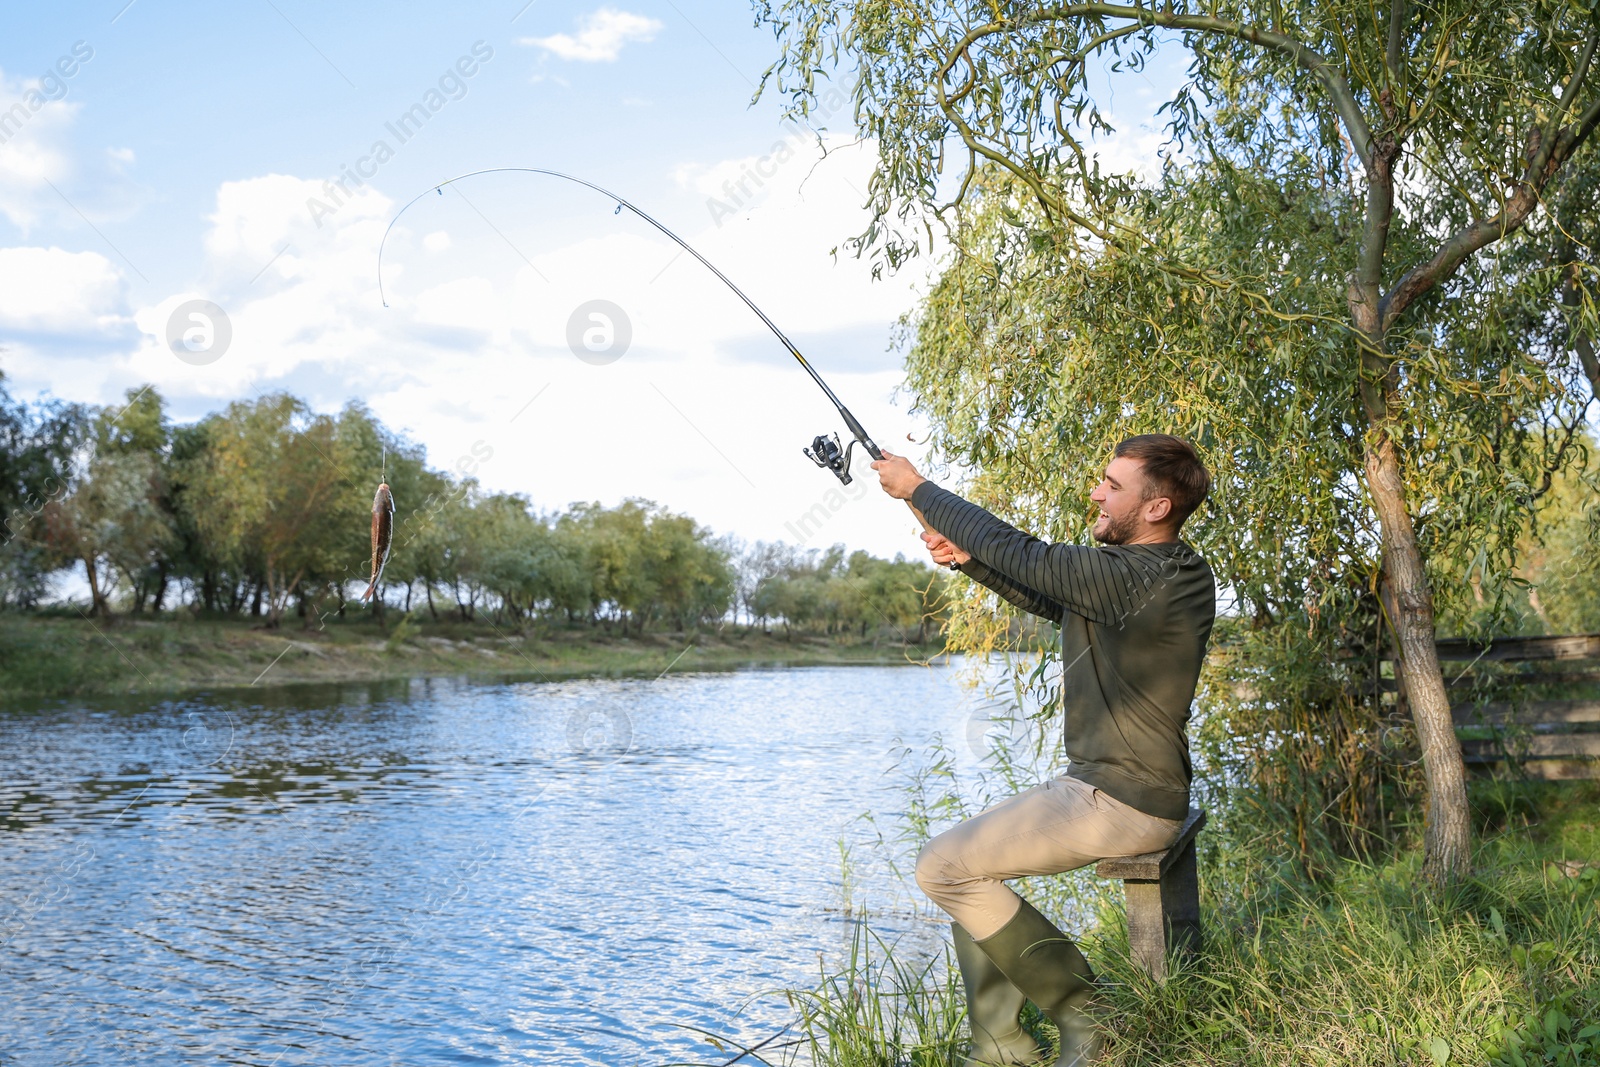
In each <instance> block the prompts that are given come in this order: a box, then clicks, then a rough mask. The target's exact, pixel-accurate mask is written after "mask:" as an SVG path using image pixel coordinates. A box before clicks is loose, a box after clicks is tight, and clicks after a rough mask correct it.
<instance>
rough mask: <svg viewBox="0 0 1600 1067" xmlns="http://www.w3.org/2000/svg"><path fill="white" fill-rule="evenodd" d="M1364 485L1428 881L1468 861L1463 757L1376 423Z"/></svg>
mask: <svg viewBox="0 0 1600 1067" xmlns="http://www.w3.org/2000/svg"><path fill="white" fill-rule="evenodd" d="M1366 473H1367V488H1368V491H1369V492H1370V493H1371V495H1372V504H1373V509H1374V510H1375V511H1376V512H1377V513H1378V523H1379V526H1380V528H1381V529H1382V537H1383V573H1384V584H1385V585H1386V586H1387V588H1388V592H1389V596H1388V597H1387V598H1385V599H1386V600H1388V602H1389V603H1390V604H1392V605H1393V607H1392V608H1391V610H1392V612H1393V615H1394V617H1393V618H1392V619H1390V620H1389V621H1390V625H1391V626H1392V627H1393V629H1394V635H1395V641H1396V644H1397V645H1398V646H1399V649H1400V662H1399V664H1398V667H1399V672H1400V681H1401V684H1402V685H1403V686H1404V692H1405V694H1406V699H1407V702H1408V703H1409V704H1410V705H1411V717H1412V719H1413V720H1414V721H1415V722H1416V724H1417V740H1418V741H1419V742H1420V743H1421V746H1422V771H1423V776H1424V778H1425V780H1426V782H1427V789H1428V796H1427V808H1426V811H1425V814H1424V821H1423V869H1424V873H1425V874H1426V876H1427V877H1428V880H1429V881H1431V882H1433V883H1435V884H1439V883H1443V882H1449V881H1453V880H1455V879H1457V878H1460V877H1463V876H1465V875H1466V874H1467V873H1468V872H1469V871H1470V870H1471V867H1472V824H1471V821H1470V811H1469V808H1468V806H1467V773H1466V764H1465V762H1464V761H1463V760H1462V758H1461V745H1460V743H1459V742H1458V741H1457V740H1456V731H1455V724H1454V723H1453V722H1452V721H1451V718H1450V697H1449V694H1448V692H1446V690H1445V685H1444V674H1443V672H1442V671H1441V670H1440V668H1439V652H1438V649H1437V647H1436V646H1435V645H1434V639H1435V635H1434V619H1433V591H1432V590H1431V589H1430V588H1429V587H1428V575H1427V571H1426V570H1425V568H1424V565H1423V561H1422V552H1421V551H1420V550H1419V549H1418V547H1417V537H1416V528H1415V526H1413V524H1412V522H1411V513H1410V511H1409V510H1408V509H1407V507H1406V494H1405V485H1404V483H1403V482H1402V481H1401V477H1400V457H1399V453H1398V450H1397V449H1396V448H1395V444H1394V439H1393V438H1392V437H1390V436H1389V435H1388V433H1387V432H1386V431H1385V430H1384V429H1382V428H1381V427H1375V428H1374V429H1373V430H1372V431H1370V432H1369V433H1368V441H1367V446H1366Z"/></svg>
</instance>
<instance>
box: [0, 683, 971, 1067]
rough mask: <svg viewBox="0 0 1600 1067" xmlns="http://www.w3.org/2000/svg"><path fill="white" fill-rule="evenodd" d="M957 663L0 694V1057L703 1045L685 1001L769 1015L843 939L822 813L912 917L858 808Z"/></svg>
mask: <svg viewBox="0 0 1600 1067" xmlns="http://www.w3.org/2000/svg"><path fill="white" fill-rule="evenodd" d="M957 674H958V669H957V668H954V667H950V666H934V667H929V668H919V667H914V666H908V667H892V668H890V667H885V668H877V667H846V668H810V669H794V670H772V671H746V672H739V673H732V674H698V675H682V676H677V675H668V676H666V677H664V678H661V679H658V680H654V681H651V680H637V681H632V680H587V681H571V682H547V683H515V684H487V683H479V682H471V681H465V680H455V679H447V680H428V681H413V682H400V683H383V684H372V685H345V686H337V687H335V686H315V687H310V686H307V687H286V688H282V689H276V690H269V691H262V690H256V691H245V692H242V693H239V692H233V693H226V694H216V695H213V696H210V697H207V698H204V699H185V700H175V701H174V700H168V701H161V702H155V703H151V702H144V703H140V702H139V701H138V700H136V699H129V698H124V699H120V700H117V701H108V702H100V703H96V702H84V701H74V702H66V703H52V704H46V705H42V706H37V707H25V708H17V707H11V708H7V709H5V710H4V711H3V712H0V1064H4V1065H6V1067H12V1065H24V1064H27V1065H34V1064H37V1065H46V1064H48V1065H51V1067H61V1065H68V1064H85V1065H88V1064H93V1065H101V1064H106V1065H110V1064H126V1065H137V1064H175V1063H218V1064H223V1063H225V1064H263V1065H273V1067H288V1065H300V1064H305V1065H318V1067H323V1065H331V1064H352V1065H365V1064H384V1065H390V1064H407V1065H411V1064H523V1063H537V1064H563V1065H565V1064H597V1065H599V1064H603V1065H607V1067H618V1065H628V1064H639V1065H654V1064H664V1063H668V1062H695V1063H721V1062H725V1061H726V1060H727V1059H728V1058H729V1057H730V1055H731V1054H730V1053H726V1052H724V1053H719V1052H717V1050H716V1049H715V1048H714V1047H713V1046H711V1045H709V1044H707V1043H705V1042H704V1040H703V1039H702V1038H701V1037H700V1036H699V1035H698V1034H697V1033H695V1032H694V1031H693V1030H692V1029H690V1028H692V1027H698V1028H702V1029H704V1030H707V1031H711V1032H713V1033H718V1034H725V1035H730V1036H734V1037H736V1038H739V1039H742V1040H744V1041H747V1042H754V1041H757V1040H760V1039H761V1038H763V1037H765V1036H769V1035H770V1034H772V1033H774V1032H776V1031H777V1030H778V1029H779V1028H781V1027H782V1026H783V1025H784V1023H786V1022H787V1021H789V1019H790V1018H791V1014H790V1011H789V1009H788V1008H787V1007H786V1006H785V1005H784V1004H783V1002H782V1000H781V998H773V997H770V996H769V997H759V996H757V994H760V993H762V992H763V991H765V990H773V989H778V988H782V987H786V986H787V987H806V986H809V985H811V984H813V983H814V981H815V979H816V976H817V974H818V967H819V955H820V957H822V958H824V959H827V960H835V959H838V958H839V957H840V955H841V954H842V953H843V952H844V951H845V950H846V949H847V947H848V944H849V941H850V937H851V932H852V919H851V916H850V914H849V913H848V912H847V911H846V909H845V906H844V905H845V903H846V901H845V893H844V890H843V889H842V887H841V886H842V883H841V860H840V841H841V840H845V841H853V842H857V843H858V844H857V846H856V852H855V857H856V859H855V863H854V865H855V866H856V867H857V869H856V870H855V871H854V872H853V875H852V877H853V880H854V881H855V882H856V883H857V885H856V888H855V889H853V890H852V891H851V901H850V902H851V903H852V904H857V905H859V904H860V903H862V902H866V903H868V904H870V905H871V906H872V908H873V911H874V915H873V925H874V928H875V929H877V928H879V927H880V926H881V927H883V928H885V929H889V930H892V931H895V932H898V933H900V934H903V935H904V936H906V937H907V938H908V939H909V942H910V943H911V945H912V946H913V947H916V946H920V947H921V948H931V947H932V946H936V945H937V944H938V943H939V940H940V939H942V938H943V936H944V933H945V927H944V925H943V923H942V922H940V921H937V919H938V917H937V915H936V914H935V913H934V912H932V911H931V910H929V907H928V905H927V904H926V903H925V902H923V901H922V900H921V898H920V896H919V895H918V894H916V893H915V890H914V887H911V886H908V885H907V884H905V883H903V882H899V881H897V880H895V879H894V878H893V876H892V875H890V874H889V873H888V872H887V870H886V868H885V865H884V864H882V863H881V862H875V861H873V860H872V859H871V858H870V856H869V857H868V858H867V859H865V860H863V858H862V857H863V856H866V855H867V854H866V853H864V852H862V851H861V847H860V844H859V843H860V842H863V841H866V840H869V839H871V838H873V837H874V836H875V831H874V830H873V828H872V827H870V826H867V825H866V824H864V823H862V822H861V821H860V819H859V818H858V817H859V816H860V815H861V814H862V813H863V812H867V811H873V812H876V813H878V814H879V816H880V817H883V818H885V819H886V820H887V823H886V824H885V825H886V826H887V827H888V828H891V829H892V824H893V822H894V818H893V816H894V814H895V813H896V812H898V811H900V810H902V809H904V807H905V805H906V800H905V777H904V773H903V771H902V770H897V762H898V759H899V753H897V751H896V746H897V743H898V742H904V743H905V744H906V745H909V746H911V747H912V748H913V749H918V750H920V749H922V748H923V747H924V746H925V745H926V744H927V743H928V742H929V741H930V740H931V739H932V738H933V737H934V736H935V735H936V734H937V735H942V736H944V737H945V738H947V739H953V740H957V741H960V740H962V739H964V738H968V737H970V736H972V733H973V732H972V722H973V721H974V719H981V716H982V712H981V711H978V710H976V708H977V706H978V704H979V701H978V700H977V699H976V698H975V697H973V696H970V695H969V694H968V693H967V692H966V691H965V690H964V689H963V688H962V686H961V685H960V684H959V680H958V677H957ZM979 733H980V734H981V727H980V729H979ZM956 747H957V748H958V749H959V748H960V747H961V746H960V745H958V746H956ZM969 747H970V746H969ZM752 997H754V998H755V999H754V1000H753V1001H751V998H752ZM747 1001H750V1003H748V1004H747V1003H746V1002H747ZM741 1007H742V1008H743V1010H742V1011H741V1010H740V1009H741ZM742 1062H748V1061H742Z"/></svg>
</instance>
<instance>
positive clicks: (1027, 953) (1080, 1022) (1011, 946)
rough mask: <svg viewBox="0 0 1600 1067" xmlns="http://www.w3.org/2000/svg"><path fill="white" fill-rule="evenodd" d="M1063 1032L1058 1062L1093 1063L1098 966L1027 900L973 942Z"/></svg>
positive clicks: (1059, 1066)
mask: <svg viewBox="0 0 1600 1067" xmlns="http://www.w3.org/2000/svg"><path fill="white" fill-rule="evenodd" d="M973 944H974V945H976V946H977V947H978V948H980V949H982V950H983V952H984V954H985V955H987V956H988V957H989V958H990V959H991V960H993V961H994V963H995V966H997V967H999V968H1000V970H1001V971H1003V972H1005V976H1006V977H1007V978H1009V979H1011V984H1012V985H1014V986H1016V987H1017V989H1019V990H1020V991H1021V992H1022V994H1023V995H1024V996H1026V997H1027V998H1028V999H1029V1000H1031V1001H1033V1002H1034V1003H1035V1004H1037V1005H1038V1006H1039V1010H1040V1011H1042V1012H1044V1014H1045V1015H1046V1017H1048V1018H1049V1019H1050V1020H1051V1021H1052V1022H1054V1023H1055V1024H1056V1028H1057V1029H1058V1030H1060V1031H1061V1055H1060V1058H1059V1059H1057V1060H1056V1067H1087V1065H1088V1064H1091V1063H1093V1062H1095V1059H1096V1057H1097V1056H1098V1055H1099V1053H1100V1032H1099V1031H1098V1030H1097V1029H1096V1028H1095V1024H1094V1019H1093V1017H1092V1016H1090V1015H1089V1013H1088V1011H1087V1010H1086V1009H1088V1008H1090V1007H1091V1006H1093V1005H1094V1004H1095V1002H1096V998H1095V985H1094V971H1092V970H1090V968H1089V961H1088V960H1086V959H1084V958H1083V953H1081V952H1079V951H1078V946H1077V945H1074V944H1073V943H1072V939H1071V938H1069V937H1068V936H1067V935H1066V934H1064V933H1062V932H1061V931H1060V930H1058V929H1056V925H1055V923H1052V922H1051V921H1050V920H1049V919H1046V918H1045V917H1044V916H1043V915H1041V914H1039V911H1038V909H1037V908H1035V907H1034V906H1033V905H1032V904H1029V903H1028V902H1027V901H1026V900H1024V901H1023V902H1022V906H1021V907H1020V908H1018V909H1017V914H1016V915H1014V916H1012V918H1011V921H1010V922H1008V923H1006V924H1005V926H1003V927H1001V928H1000V930H999V932H998V933H996V934H994V935H993V936H991V937H986V938H984V939H983V940H982V941H975V942H973Z"/></svg>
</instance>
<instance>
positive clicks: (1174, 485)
mask: <svg viewBox="0 0 1600 1067" xmlns="http://www.w3.org/2000/svg"><path fill="white" fill-rule="evenodd" d="M1112 455H1114V456H1125V457H1127V458H1128V459H1136V460H1139V461H1140V462H1141V463H1142V464H1143V468H1142V469H1143V471H1144V480H1145V499H1146V500H1148V499H1150V498H1151V497H1153V496H1164V497H1166V498H1167V499H1168V500H1170V501H1172V516H1173V518H1172V523H1173V528H1174V529H1176V528H1177V527H1179V526H1182V525H1183V523H1184V520H1185V519H1187V518H1188V517H1189V516H1190V515H1192V514H1193V513H1194V509H1195V508H1197V507H1199V506H1200V505H1201V503H1202V502H1203V501H1204V500H1205V498H1206V494H1207V493H1209V492H1210V491H1211V473H1210V472H1209V471H1207V470H1206V465H1205V464H1204V463H1201V462H1200V457H1199V456H1198V455H1197V454H1196V453H1195V450H1194V446H1193V445H1191V444H1190V443H1189V442H1188V441H1185V440H1184V439H1183V438H1181V437H1174V436H1173V435H1172V434H1170V433H1142V434H1138V435H1136V436H1134V437H1129V438H1125V439H1124V440H1123V441H1122V442H1121V443H1119V444H1118V445H1117V447H1116V449H1115V450H1113V452H1112Z"/></svg>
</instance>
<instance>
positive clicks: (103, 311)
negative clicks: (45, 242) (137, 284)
mask: <svg viewBox="0 0 1600 1067" xmlns="http://www.w3.org/2000/svg"><path fill="white" fill-rule="evenodd" d="M124 301H125V286H124V284H123V279H122V275H121V274H120V272H118V270H117V268H116V267H115V266H114V265H113V264H112V263H111V261H110V260H108V259H106V258H105V257H104V256H102V255H99V254H98V253H95V252H67V251H63V250H62V249H60V248H0V327H5V328H11V329H19V330H42V331H50V332H55V333H69V334H82V333H98V332H101V331H104V330H106V329H107V328H109V327H112V326H115V325H118V324H120V323H123V322H126V321H127V320H126V318H125V317H124V310H125V303H124Z"/></svg>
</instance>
